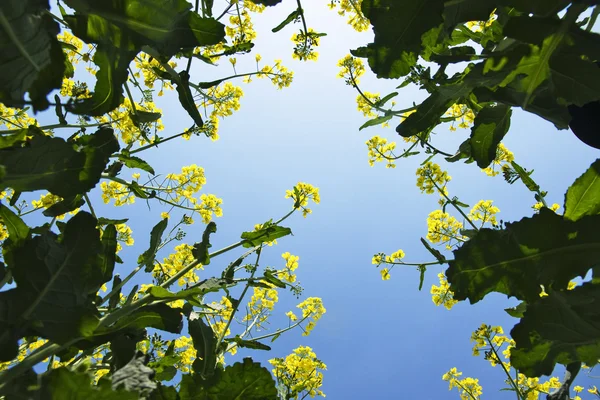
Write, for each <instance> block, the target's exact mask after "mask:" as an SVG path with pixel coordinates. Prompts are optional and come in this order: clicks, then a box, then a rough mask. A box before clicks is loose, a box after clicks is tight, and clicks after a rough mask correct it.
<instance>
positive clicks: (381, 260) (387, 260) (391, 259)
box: [371, 250, 405, 281]
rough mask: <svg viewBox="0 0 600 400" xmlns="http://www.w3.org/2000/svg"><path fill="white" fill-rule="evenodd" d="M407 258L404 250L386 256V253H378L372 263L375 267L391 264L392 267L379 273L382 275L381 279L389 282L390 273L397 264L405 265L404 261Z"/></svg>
mask: <svg viewBox="0 0 600 400" xmlns="http://www.w3.org/2000/svg"><path fill="white" fill-rule="evenodd" d="M404 257H405V254H404V251H402V250H397V251H395V252H393V253H392V254H390V255H389V256H388V255H385V253H377V254H375V255H374V256H373V259H372V260H371V263H372V264H374V265H377V266H379V265H381V264H389V265H391V267H390V268H383V269H381V271H379V273H380V274H381V279H382V280H384V281H387V280H389V279H390V278H391V276H390V271H391V270H392V269H393V268H394V265H396V264H403V262H402V259H403V258H404Z"/></svg>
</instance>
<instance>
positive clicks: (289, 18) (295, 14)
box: [271, 8, 302, 33]
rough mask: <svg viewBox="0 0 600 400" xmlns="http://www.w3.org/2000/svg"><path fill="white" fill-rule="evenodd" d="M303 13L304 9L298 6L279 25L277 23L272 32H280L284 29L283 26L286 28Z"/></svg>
mask: <svg viewBox="0 0 600 400" xmlns="http://www.w3.org/2000/svg"><path fill="white" fill-rule="evenodd" d="M301 15H302V9H301V8H298V9H296V10H294V11H292V12H291V13H290V15H288V16H287V17H286V19H284V20H283V21H282V22H281V23H280V24H279V25H277V26H276V27H275V28H273V29H271V31H272V32H274V33H275V32H279V31H280V30H282V29H283V28H285V27H286V26H288V25H289V24H291V23H292V22H294V21H295V20H297V19H298V18H300V16H301Z"/></svg>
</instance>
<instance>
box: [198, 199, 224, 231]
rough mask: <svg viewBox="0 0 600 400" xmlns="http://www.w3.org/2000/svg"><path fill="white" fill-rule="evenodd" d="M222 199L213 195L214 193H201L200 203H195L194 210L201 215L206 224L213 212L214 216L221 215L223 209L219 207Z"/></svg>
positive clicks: (210, 219)
mask: <svg viewBox="0 0 600 400" xmlns="http://www.w3.org/2000/svg"><path fill="white" fill-rule="evenodd" d="M221 204H223V200H222V199H220V198H218V197H217V196H215V195H214V194H202V195H201V196H200V204H197V205H196V210H197V211H198V212H199V213H200V217H202V222H203V223H205V224H208V223H209V222H210V221H212V217H213V214H214V215H215V216H216V217H222V216H223V209H222V208H221Z"/></svg>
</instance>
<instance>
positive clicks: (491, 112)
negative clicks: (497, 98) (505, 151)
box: [470, 104, 512, 168]
mask: <svg viewBox="0 0 600 400" xmlns="http://www.w3.org/2000/svg"><path fill="white" fill-rule="evenodd" d="M511 115H512V111H511V109H510V107H509V106H506V105H503V104H497V105H496V106H486V107H484V108H483V109H482V110H480V111H479V112H478V113H477V116H476V117H475V122H474V125H473V127H472V128H471V141H470V143H471V155H472V156H473V158H474V159H475V161H476V162H477V166H478V167H479V168H486V167H488V166H489V165H490V164H491V163H492V161H494V159H495V158H496V149H497V148H498V145H499V144H500V141H501V140H502V138H504V135H506V133H507V132H508V129H509V128H510V117H511Z"/></svg>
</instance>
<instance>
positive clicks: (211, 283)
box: [146, 278, 228, 300]
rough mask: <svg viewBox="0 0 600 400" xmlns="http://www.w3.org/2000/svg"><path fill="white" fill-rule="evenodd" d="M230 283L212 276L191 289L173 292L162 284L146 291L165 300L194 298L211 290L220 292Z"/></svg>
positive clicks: (156, 297)
mask: <svg viewBox="0 0 600 400" xmlns="http://www.w3.org/2000/svg"><path fill="white" fill-rule="evenodd" d="M227 286H228V284H227V282H226V281H225V280H224V279H219V278H210V279H205V280H203V281H202V282H200V283H199V284H198V285H195V286H194V287H192V288H190V289H185V290H180V291H179V292H176V293H172V292H170V291H168V290H167V289H165V288H163V287H160V286H152V287H150V288H149V289H148V291H147V292H146V293H147V294H148V295H150V296H152V297H153V298H155V299H160V300H165V299H172V300H179V299H186V300H187V299H194V298H195V297H197V296H203V295H205V294H207V293H210V292H218V291H219V290H221V289H223V288H225V287H227Z"/></svg>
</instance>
